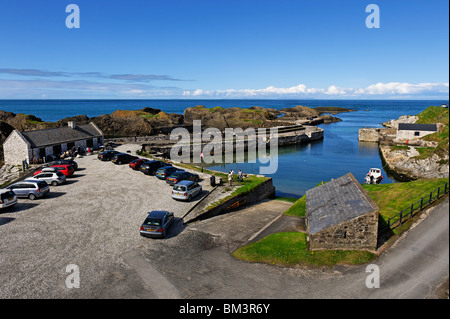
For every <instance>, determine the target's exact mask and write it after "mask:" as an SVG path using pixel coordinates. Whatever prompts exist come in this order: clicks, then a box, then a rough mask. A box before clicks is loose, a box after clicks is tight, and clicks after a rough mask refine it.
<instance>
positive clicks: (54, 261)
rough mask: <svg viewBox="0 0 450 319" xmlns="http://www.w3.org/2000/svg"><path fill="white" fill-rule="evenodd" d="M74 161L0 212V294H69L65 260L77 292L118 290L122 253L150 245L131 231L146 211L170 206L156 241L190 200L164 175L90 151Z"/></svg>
mask: <svg viewBox="0 0 450 319" xmlns="http://www.w3.org/2000/svg"><path fill="white" fill-rule="evenodd" d="M125 147H126V148H125ZM127 149H128V146H124V148H123V149H122V150H121V149H120V148H119V150H120V151H126V150H127ZM76 161H77V163H78V165H79V167H80V170H79V171H77V174H75V175H73V176H72V177H71V179H70V181H68V182H67V183H64V184H61V185H60V186H58V187H57V188H54V189H52V191H51V192H50V193H49V194H48V196H46V197H45V198H42V199H41V200H39V201H31V200H29V199H19V202H18V203H17V204H16V205H15V206H14V207H10V208H8V210H6V211H5V212H3V211H2V214H1V220H7V221H9V222H7V223H6V222H5V223H2V222H1V220H0V231H1V232H2V248H1V257H2V258H1V260H0V268H1V269H2V272H1V275H0V282H2V288H1V289H0V298H5V297H9V298H11V297H18V298H28V297H29V298H33V297H34V298H38V297H41V296H46V297H48V298H52V297H61V296H65V297H70V296H73V294H74V293H76V292H74V291H73V290H72V291H70V290H68V289H67V288H66V286H65V278H66V276H67V274H66V273H65V269H66V266H67V265H70V264H76V265H77V266H78V267H79V268H80V270H81V272H82V285H84V286H83V287H84V288H83V290H79V291H80V293H85V292H86V291H91V292H92V294H91V295H90V297H95V296H97V295H96V294H95V292H96V291H97V292H98V296H100V295H103V294H104V293H105V291H108V289H112V290H115V289H118V288H117V286H116V282H117V280H116V279H115V278H114V276H116V275H117V276H124V274H125V276H126V274H127V273H129V270H127V269H123V267H124V266H123V258H122V255H123V254H125V253H128V252H130V251H132V250H134V249H140V248H142V247H145V246H147V245H153V244H154V240H152V239H149V238H145V237H142V236H140V233H139V229H140V226H141V225H142V222H143V221H144V220H145V218H146V217H147V215H148V212H150V211H153V210H165V211H170V212H173V214H174V219H173V223H172V226H171V227H170V228H169V230H168V231H167V234H166V239H165V240H164V241H171V240H172V239H173V238H174V237H175V238H176V237H177V236H178V235H179V234H180V232H182V231H183V229H184V227H185V226H183V222H182V217H183V216H184V214H185V213H186V212H187V211H188V210H189V209H190V208H191V207H192V206H193V205H195V203H196V201H192V202H182V201H174V200H172V198H171V190H172V187H171V186H170V185H168V184H167V183H166V182H165V181H164V180H159V179H157V178H154V177H149V176H147V175H145V174H142V173H141V172H139V171H134V170H132V169H130V168H129V167H128V165H110V164H109V163H105V162H102V161H101V160H98V159H97V156H85V157H81V158H77V159H76ZM207 187H209V186H207ZM207 187H205V188H206V190H210V189H211V188H207ZM197 198H199V197H196V200H197ZM17 265H20V268H17ZM111 276H112V277H111ZM132 278H134V277H132ZM30 283H33V285H32V286H30ZM39 283H42V284H39ZM98 283H101V285H100V286H99V288H97V284H98ZM108 283H111V285H113V283H114V287H112V286H111V287H109V284H108ZM136 284H137V285H138V286H139V285H140V284H141V283H140V282H138V283H136ZM30 287H31V288H32V289H30ZM126 287H128V285H127V286H126ZM126 287H124V289H132V288H126ZM71 294H72V295H71Z"/></svg>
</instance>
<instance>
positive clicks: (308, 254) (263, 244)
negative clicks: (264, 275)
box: [233, 232, 374, 266]
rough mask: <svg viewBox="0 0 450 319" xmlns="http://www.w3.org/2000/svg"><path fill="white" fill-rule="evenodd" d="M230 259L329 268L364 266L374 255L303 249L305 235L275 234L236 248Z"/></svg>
mask: <svg viewBox="0 0 450 319" xmlns="http://www.w3.org/2000/svg"><path fill="white" fill-rule="evenodd" d="M233 256H234V257H235V258H238V259H242V260H246V261H249V262H263V263H268V264H277V265H283V266H293V265H301V266H333V265H336V264H364V263H368V262H370V261H371V260H373V259H374V254H372V253H370V252H367V251H357V250H319V251H310V250H308V249H307V243H306V235H305V234H304V233H298V232H286V233H275V234H272V235H269V236H267V237H265V238H263V239H261V240H260V241H258V242H255V243H251V244H249V245H246V246H243V247H240V248H238V249H237V250H235V251H234V252H233Z"/></svg>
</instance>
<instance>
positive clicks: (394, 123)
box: [383, 115, 418, 129]
mask: <svg viewBox="0 0 450 319" xmlns="http://www.w3.org/2000/svg"><path fill="white" fill-rule="evenodd" d="M417 120H418V117H417V116H414V115H402V116H400V117H399V118H398V119H397V120H390V121H387V122H384V123H383V126H384V127H386V128H394V129H398V124H399V123H409V124H412V123H416V122H417Z"/></svg>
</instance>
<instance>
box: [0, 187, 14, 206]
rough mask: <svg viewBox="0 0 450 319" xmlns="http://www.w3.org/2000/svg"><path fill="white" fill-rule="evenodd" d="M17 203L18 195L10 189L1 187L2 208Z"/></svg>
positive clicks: (0, 201)
mask: <svg viewBox="0 0 450 319" xmlns="http://www.w3.org/2000/svg"><path fill="white" fill-rule="evenodd" d="M16 204H17V196H16V194H15V193H14V192H13V191H12V190H10V189H0V208H6V207H11V206H14V205H16Z"/></svg>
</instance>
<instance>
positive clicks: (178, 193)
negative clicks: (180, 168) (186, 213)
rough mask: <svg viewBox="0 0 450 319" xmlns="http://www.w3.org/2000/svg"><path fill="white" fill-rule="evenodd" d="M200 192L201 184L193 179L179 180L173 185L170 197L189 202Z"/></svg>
mask: <svg viewBox="0 0 450 319" xmlns="http://www.w3.org/2000/svg"><path fill="white" fill-rule="evenodd" d="M201 193H202V185H200V184H197V183H196V182H193V181H181V182H179V183H178V184H175V186H174V187H173V189H172V198H173V199H181V200H187V201H188V202H190V201H191V199H192V198H193V197H195V196H197V195H198V194H201Z"/></svg>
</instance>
